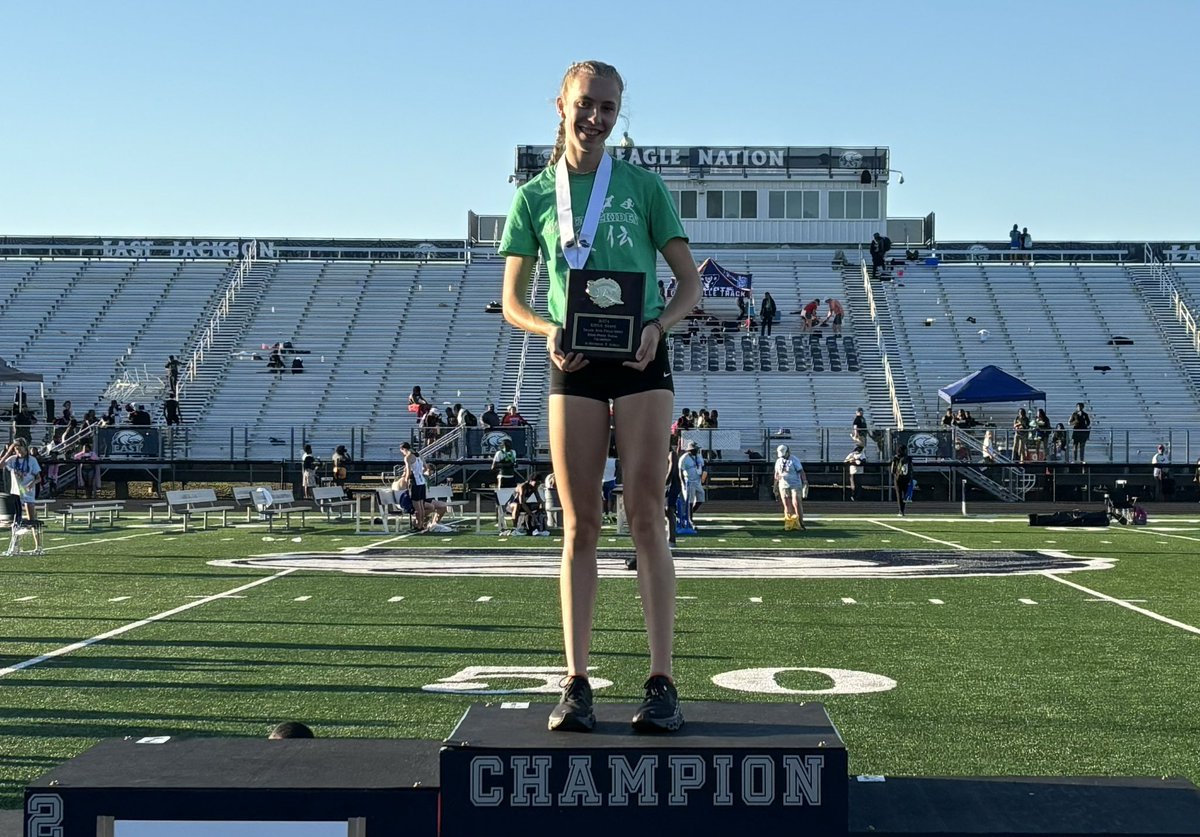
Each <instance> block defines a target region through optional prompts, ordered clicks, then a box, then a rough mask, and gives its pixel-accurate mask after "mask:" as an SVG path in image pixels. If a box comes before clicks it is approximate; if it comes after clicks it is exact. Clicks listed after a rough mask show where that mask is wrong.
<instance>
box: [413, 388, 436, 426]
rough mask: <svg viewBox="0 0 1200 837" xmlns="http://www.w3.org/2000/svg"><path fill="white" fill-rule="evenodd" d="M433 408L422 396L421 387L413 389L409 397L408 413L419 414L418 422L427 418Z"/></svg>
mask: <svg viewBox="0 0 1200 837" xmlns="http://www.w3.org/2000/svg"><path fill="white" fill-rule="evenodd" d="M432 407H433V405H432V404H430V403H429V401H427V400H426V398H425V396H424V395H422V394H421V388H420V387H413V388H412V393H411V394H410V395H409V396H408V411H409V412H410V413H416V414H417V420H418V421H419V420H421V419H423V418H425V414H426V413H428V412H429V410H430V409H431V408H432Z"/></svg>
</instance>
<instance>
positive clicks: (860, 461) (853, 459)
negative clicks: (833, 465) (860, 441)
mask: <svg viewBox="0 0 1200 837" xmlns="http://www.w3.org/2000/svg"><path fill="white" fill-rule="evenodd" d="M845 462H846V464H847V465H848V466H849V469H850V500H851V501H853V502H858V500H860V499H861V498H862V481H863V473H864V472H865V471H866V464H867V454H866V451H865V450H864V448H863V446H862V445H855V446H854V450H852V451H850V452H849V453H848V454H846V459H845Z"/></svg>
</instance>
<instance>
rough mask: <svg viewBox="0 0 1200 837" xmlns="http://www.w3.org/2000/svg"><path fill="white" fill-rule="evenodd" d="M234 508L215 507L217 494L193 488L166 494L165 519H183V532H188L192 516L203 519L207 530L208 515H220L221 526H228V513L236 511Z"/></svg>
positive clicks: (210, 490) (207, 489)
mask: <svg viewBox="0 0 1200 837" xmlns="http://www.w3.org/2000/svg"><path fill="white" fill-rule="evenodd" d="M236 510H237V507H236V506H219V505H217V492H216V491H214V490H213V489H211V488H194V489H190V490H187V491H168V492H167V519H168V520H170V519H171V518H174V517H180V518H182V519H183V531H185V532H186V531H188V522H189V521H190V520H191V518H192V517H193V516H197V515H201V516H203V518H204V528H205V529H207V528H208V516H209V515H210V514H219V515H221V525H222V526H228V525H229V518H228V515H229V512H231V511H236Z"/></svg>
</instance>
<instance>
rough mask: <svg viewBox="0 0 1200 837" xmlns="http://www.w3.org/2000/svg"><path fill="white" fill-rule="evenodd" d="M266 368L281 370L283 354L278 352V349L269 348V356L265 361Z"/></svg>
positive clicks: (275, 370)
mask: <svg viewBox="0 0 1200 837" xmlns="http://www.w3.org/2000/svg"><path fill="white" fill-rule="evenodd" d="M267 369H269V370H270V371H272V372H282V371H283V369H284V366H283V355H282V354H280V353H279V349H272V350H271V358H270V360H268V361H267Z"/></svg>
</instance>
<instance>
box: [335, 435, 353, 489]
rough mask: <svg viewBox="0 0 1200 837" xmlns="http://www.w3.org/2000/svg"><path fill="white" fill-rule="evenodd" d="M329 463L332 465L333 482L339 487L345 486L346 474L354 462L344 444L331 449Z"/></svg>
mask: <svg viewBox="0 0 1200 837" xmlns="http://www.w3.org/2000/svg"><path fill="white" fill-rule="evenodd" d="M329 463H330V465H332V466H333V484H334V485H336V486H338V487H339V488H341V487H343V486H345V484H346V476H347V475H348V474H349V470H350V466H351V465H352V464H353V463H354V460H353V459H351V458H350V454H349V452H348V451H347V450H346V446H345V445H338V446H337V447H336V448H334V449H333V453H332V454H331V455H330V457H329Z"/></svg>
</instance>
